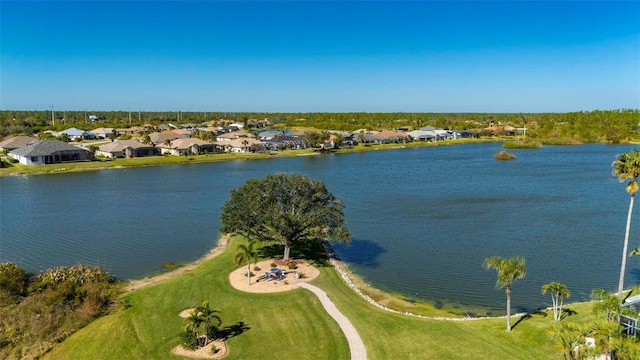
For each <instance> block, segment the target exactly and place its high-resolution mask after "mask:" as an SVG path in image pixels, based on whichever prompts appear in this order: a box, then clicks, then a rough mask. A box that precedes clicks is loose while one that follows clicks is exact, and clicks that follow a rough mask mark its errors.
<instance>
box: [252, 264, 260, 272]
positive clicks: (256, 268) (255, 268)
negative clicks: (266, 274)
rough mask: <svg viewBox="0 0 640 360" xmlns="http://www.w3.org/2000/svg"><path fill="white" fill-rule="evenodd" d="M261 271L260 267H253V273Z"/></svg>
mask: <svg viewBox="0 0 640 360" xmlns="http://www.w3.org/2000/svg"><path fill="white" fill-rule="evenodd" d="M260 270H261V269H260V267H259V266H257V265H256V266H254V267H253V271H260Z"/></svg>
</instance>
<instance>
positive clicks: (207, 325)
mask: <svg viewBox="0 0 640 360" xmlns="http://www.w3.org/2000/svg"><path fill="white" fill-rule="evenodd" d="M195 312H197V313H198V314H199V315H200V316H201V317H202V322H203V324H204V334H205V335H204V336H205V338H204V345H207V344H208V343H209V333H210V332H211V331H210V330H211V328H212V327H215V328H216V329H217V327H218V326H220V324H221V323H222V320H221V319H220V316H218V315H217V314H216V313H219V311H218V310H214V309H212V308H211V307H209V301H205V302H203V303H202V304H201V305H200V306H198V307H197V308H196V309H195ZM212 321H215V323H216V324H215V325H213V324H212Z"/></svg>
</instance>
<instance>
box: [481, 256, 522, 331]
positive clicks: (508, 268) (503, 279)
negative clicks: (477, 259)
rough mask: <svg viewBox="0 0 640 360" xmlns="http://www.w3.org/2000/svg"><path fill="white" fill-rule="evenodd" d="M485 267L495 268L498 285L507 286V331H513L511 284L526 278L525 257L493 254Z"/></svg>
mask: <svg viewBox="0 0 640 360" xmlns="http://www.w3.org/2000/svg"><path fill="white" fill-rule="evenodd" d="M483 267H484V268H485V269H494V270H495V271H496V272H497V273H498V280H497V281H496V287H498V288H503V287H504V288H505V292H506V293H507V331H511V284H512V283H513V282H514V281H516V280H518V279H522V278H524V276H525V275H526V274H527V268H526V267H525V263H524V257H522V256H521V255H516V256H514V257H512V258H511V259H503V258H501V257H499V256H492V257H488V258H487V259H485V260H484V264H483Z"/></svg>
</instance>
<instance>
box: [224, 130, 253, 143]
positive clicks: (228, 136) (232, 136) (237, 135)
mask: <svg viewBox="0 0 640 360" xmlns="http://www.w3.org/2000/svg"><path fill="white" fill-rule="evenodd" d="M250 137H253V136H252V135H251V134H248V133H246V132H244V131H233V132H227V133H224V134H220V135H216V141H217V142H221V141H231V140H236V139H241V138H250Z"/></svg>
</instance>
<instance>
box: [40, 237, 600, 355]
mask: <svg viewBox="0 0 640 360" xmlns="http://www.w3.org/2000/svg"><path fill="white" fill-rule="evenodd" d="M236 244H237V240H234V241H233V242H232V243H231V245H230V246H229V250H227V251H225V252H224V253H222V254H221V255H219V256H217V257H216V258H214V259H212V260H209V261H207V262H205V263H203V264H202V265H201V266H200V267H199V268H198V269H197V270H195V271H193V272H191V273H187V274H185V275H182V276H179V277H176V278H174V279H172V280H169V281H167V282H164V283H161V284H159V285H156V286H153V287H149V288H145V289H140V290H136V291H134V292H131V293H129V294H126V295H125V299H126V303H127V304H128V307H127V308H122V309H120V310H117V311H116V312H115V313H114V314H112V315H109V316H105V317H102V318H100V319H98V320H96V321H95V322H93V323H92V324H90V325H89V326H87V327H85V328H84V329H82V330H80V331H78V332H77V333H76V334H74V335H72V336H71V337H69V338H68V339H67V340H65V341H64V342H63V343H61V344H60V345H59V346H57V347H56V348H55V349H54V350H53V351H52V352H51V353H49V354H48V355H47V356H46V358H47V359H172V358H177V357H175V356H173V355H171V354H170V353H169V352H170V350H171V348H173V347H174V346H175V345H177V344H178V343H179V340H178V335H179V333H180V332H181V331H182V329H184V327H185V326H186V320H184V319H182V318H180V317H179V316H178V314H179V313H180V311H182V310H184V309H187V308H191V307H194V306H195V305H197V304H199V303H201V302H202V301H203V300H209V301H210V303H211V306H212V308H214V309H217V310H221V317H222V320H223V324H222V326H223V327H232V326H236V327H237V328H242V327H244V330H241V331H239V332H240V333H239V334H237V335H236V336H233V337H231V338H230V339H229V340H228V342H227V344H228V347H229V354H228V355H227V357H226V358H225V359H270V358H273V359H348V358H349V349H348V344H347V341H346V338H345V337H344V335H343V334H342V332H341V331H340V329H339V327H338V325H337V324H336V323H335V322H334V321H333V319H331V318H330V317H329V316H328V315H327V314H326V312H325V310H324V308H323V307H322V305H321V304H320V303H319V301H318V299H317V298H316V297H315V296H314V295H313V294H312V293H311V292H309V291H306V290H303V289H297V290H294V291H291V292H286V293H276V294H248V293H242V292H239V291H237V290H235V289H233V288H231V287H230V285H229V283H228V275H229V273H230V272H231V271H232V270H233V269H235V268H236V266H235V265H233V263H232V257H233V254H234V252H235V248H236ZM320 270H321V275H320V276H319V277H318V278H317V279H315V280H314V281H313V284H315V285H317V286H319V287H321V288H322V289H323V290H325V291H326V292H327V293H328V295H329V297H330V299H331V300H332V301H333V302H334V303H335V304H336V306H337V307H338V308H339V309H340V310H341V311H342V312H343V313H344V314H345V315H346V316H347V317H348V318H349V319H350V320H351V321H352V322H353V324H354V326H355V327H356V329H357V330H358V332H359V334H360V336H361V337H362V339H363V341H364V344H365V346H366V348H367V354H368V358H369V359H391V358H396V359H460V358H464V359H476V358H482V359H533V358H535V359H560V358H561V353H560V351H559V350H558V349H555V348H554V347H553V344H552V342H551V341H550V339H549V337H548V335H547V331H548V330H549V329H550V328H551V326H552V319H551V317H552V316H547V317H544V316H540V315H534V316H532V317H531V318H529V319H526V320H523V321H521V322H520V323H518V324H517V326H516V327H515V329H514V330H513V331H512V332H511V333H507V332H506V331H505V326H506V325H505V324H506V323H505V320H504V319H488V320H476V321H464V322H461V321H457V322H456V321H442V320H430V319H422V318H417V317H410V316H406V315H398V314H393V313H390V312H386V311H383V310H380V309H378V308H376V307H374V306H372V305H370V304H369V303H367V302H366V301H365V300H364V299H362V298H361V297H359V296H358V295H357V294H355V292H353V290H351V289H350V288H349V287H347V286H346V285H345V284H344V282H343V281H342V280H341V278H340V276H339V274H338V273H337V272H336V271H335V270H334V269H333V268H331V267H321V268H320ZM487 291H494V289H487ZM570 307H571V309H572V310H574V311H576V312H577V313H578V314H577V315H575V316H572V318H573V319H572V321H576V320H577V321H581V322H584V321H590V319H591V316H590V315H589V312H590V311H589V306H588V305H587V304H575V305H571V306H570ZM517 320H518V319H513V322H514V323H515V322H517Z"/></svg>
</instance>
